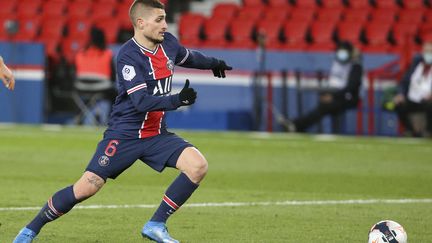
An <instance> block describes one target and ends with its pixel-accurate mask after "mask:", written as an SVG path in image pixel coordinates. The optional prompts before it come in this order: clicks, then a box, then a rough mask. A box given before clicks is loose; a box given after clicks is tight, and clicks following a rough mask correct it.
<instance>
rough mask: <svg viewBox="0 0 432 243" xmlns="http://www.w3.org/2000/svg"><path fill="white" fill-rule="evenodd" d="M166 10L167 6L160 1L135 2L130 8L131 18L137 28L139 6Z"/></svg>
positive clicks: (139, 0)
mask: <svg viewBox="0 0 432 243" xmlns="http://www.w3.org/2000/svg"><path fill="white" fill-rule="evenodd" d="M139 5H141V6H144V7H150V8H160V9H165V5H164V4H163V3H161V2H160V1H159V0H135V1H134V2H133V3H132V5H131V6H130V8H129V18H130V20H131V21H132V24H133V25H134V26H135V17H136V11H137V8H138V6H139Z"/></svg>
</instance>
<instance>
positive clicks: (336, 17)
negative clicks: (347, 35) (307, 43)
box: [317, 8, 343, 23]
mask: <svg viewBox="0 0 432 243" xmlns="http://www.w3.org/2000/svg"><path fill="white" fill-rule="evenodd" d="M342 13H343V9H342V8H324V9H321V10H320V11H319V12H318V15H317V20H318V21H323V22H333V23H337V22H339V21H340V19H341V17H342Z"/></svg>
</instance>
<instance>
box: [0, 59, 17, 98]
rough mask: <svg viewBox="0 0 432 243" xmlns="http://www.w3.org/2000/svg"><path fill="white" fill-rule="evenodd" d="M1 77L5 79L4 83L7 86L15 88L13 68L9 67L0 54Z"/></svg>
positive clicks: (11, 88)
mask: <svg viewBox="0 0 432 243" xmlns="http://www.w3.org/2000/svg"><path fill="white" fill-rule="evenodd" d="M0 79H1V80H2V81H3V84H4V85H5V86H6V88H8V89H10V90H13V89H14V88H15V78H14V76H13V74H12V72H11V70H9V68H8V67H7V66H6V64H5V63H4V61H3V57H2V56H0Z"/></svg>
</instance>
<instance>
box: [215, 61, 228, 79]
mask: <svg viewBox="0 0 432 243" xmlns="http://www.w3.org/2000/svg"><path fill="white" fill-rule="evenodd" d="M225 70H232V67H231V66H228V65H227V64H226V63H225V61H224V60H218V64H217V65H216V67H214V68H212V71H213V74H214V76H215V77H218V78H225Z"/></svg>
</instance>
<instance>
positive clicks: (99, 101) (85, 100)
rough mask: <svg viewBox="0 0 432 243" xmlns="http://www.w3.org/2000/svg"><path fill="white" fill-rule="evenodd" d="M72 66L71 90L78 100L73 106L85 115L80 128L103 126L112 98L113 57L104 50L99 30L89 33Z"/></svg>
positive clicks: (102, 38) (104, 46)
mask: <svg viewBox="0 0 432 243" xmlns="http://www.w3.org/2000/svg"><path fill="white" fill-rule="evenodd" d="M75 66H76V80H75V83H74V86H75V89H76V90H77V91H78V93H79V97H80V98H81V100H78V101H77V102H78V106H79V107H80V109H81V110H82V111H83V113H84V115H85V116H84V124H95V123H96V124H106V122H107V120H108V116H109V112H110V110H111V105H112V100H113V97H114V96H115V94H114V88H113V87H114V81H115V71H114V63H113V54H112V52H111V50H110V49H107V48H106V42H105V35H104V33H103V32H102V31H101V30H100V29H97V28H92V29H91V33H90V41H89V43H88V45H87V47H86V48H85V49H84V50H81V51H79V52H78V53H77V55H76V58H75ZM84 105H85V106H84ZM95 118H97V120H96V121H95Z"/></svg>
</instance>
